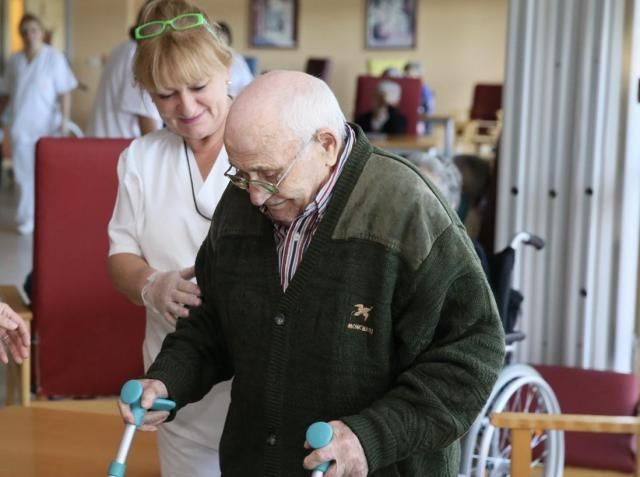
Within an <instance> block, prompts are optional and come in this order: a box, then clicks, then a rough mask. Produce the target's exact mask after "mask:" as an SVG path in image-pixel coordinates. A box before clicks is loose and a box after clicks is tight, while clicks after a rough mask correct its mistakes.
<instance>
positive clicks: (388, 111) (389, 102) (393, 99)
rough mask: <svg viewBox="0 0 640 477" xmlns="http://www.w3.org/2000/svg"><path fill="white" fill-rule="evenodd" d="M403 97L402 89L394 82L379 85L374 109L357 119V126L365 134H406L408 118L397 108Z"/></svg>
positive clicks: (383, 82)
mask: <svg viewBox="0 0 640 477" xmlns="http://www.w3.org/2000/svg"><path fill="white" fill-rule="evenodd" d="M401 97H402V88H401V87H400V85H399V84H398V83H395V82H394V81H389V80H384V81H381V82H380V83H378V87H377V88H376V95H375V96H374V98H373V109H372V110H371V111H369V112H367V113H364V114H361V115H360V116H358V117H357V118H356V124H357V125H358V126H360V127H361V128H362V130H363V131H364V132H365V133H382V134H406V132H407V118H405V117H404V115H403V114H402V113H401V112H400V111H399V110H398V108H397V107H396V106H397V105H398V103H399V102H400V98H401Z"/></svg>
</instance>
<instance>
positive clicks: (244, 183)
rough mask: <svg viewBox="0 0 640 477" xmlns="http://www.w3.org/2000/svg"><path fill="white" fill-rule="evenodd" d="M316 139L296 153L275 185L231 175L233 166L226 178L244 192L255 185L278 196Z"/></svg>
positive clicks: (306, 143) (225, 174)
mask: <svg viewBox="0 0 640 477" xmlns="http://www.w3.org/2000/svg"><path fill="white" fill-rule="evenodd" d="M314 139H315V137H311V138H310V139H309V140H308V141H306V142H305V143H304V144H303V145H302V146H301V147H300V149H298V152H297V153H296V155H295V156H294V157H293V159H292V160H291V162H290V163H289V167H287V169H286V170H285V171H284V172H283V173H282V175H281V176H280V179H278V181H277V182H276V183H275V184H273V183H271V182H267V181H261V180H258V179H247V178H246V177H242V176H241V175H240V174H239V173H238V172H236V173H235V174H232V173H231V170H232V169H234V167H233V166H229V169H227V172H225V173H224V176H225V177H226V178H227V179H229V181H231V183H232V184H233V185H234V186H236V187H238V188H240V189H242V190H249V187H250V186H251V185H252V184H253V185H254V186H256V187H260V188H261V189H262V190H264V191H266V192H267V193H269V194H271V195H273V194H277V193H278V192H280V185H281V184H282V183H283V182H284V180H285V179H286V178H287V176H288V175H289V173H290V172H291V170H292V169H293V166H295V165H296V162H298V159H300V158H301V157H302V153H303V152H304V150H305V149H306V147H307V146H308V145H309V144H311V142H312V141H313V140H314Z"/></svg>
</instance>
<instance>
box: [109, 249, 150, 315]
mask: <svg viewBox="0 0 640 477" xmlns="http://www.w3.org/2000/svg"><path fill="white" fill-rule="evenodd" d="M154 271H155V270H154V269H153V268H151V267H150V266H149V265H148V264H147V262H146V260H145V259H144V258H142V257H140V256H138V255H134V254H132V253H117V254H115V255H111V256H110V257H109V273H110V274H111V280H112V281H113V284H114V286H115V287H116V289H117V290H118V291H119V292H121V293H123V294H124V295H125V296H126V297H127V298H128V299H129V300H130V301H131V302H133V303H135V304H136V305H142V304H143V303H142V288H143V287H144V285H145V283H147V278H148V277H149V275H151V274H152V273H153V272H154Z"/></svg>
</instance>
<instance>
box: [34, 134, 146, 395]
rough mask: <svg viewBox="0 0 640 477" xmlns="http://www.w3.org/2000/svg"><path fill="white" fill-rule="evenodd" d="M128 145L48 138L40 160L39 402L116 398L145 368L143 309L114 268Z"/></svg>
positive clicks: (36, 299)
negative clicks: (112, 251) (111, 254)
mask: <svg viewBox="0 0 640 477" xmlns="http://www.w3.org/2000/svg"><path fill="white" fill-rule="evenodd" d="M128 144H129V140H125V139H67V138H64V139H53V138H46V139H42V140H41V141H40V142H39V143H38V145H37V154H36V219H35V224H36V226H35V235H34V260H33V300H32V305H33V316H34V332H35V335H34V336H35V337H36V345H35V349H34V359H33V364H34V370H35V383H36V386H37V393H38V394H39V395H40V396H53V395H55V396H96V395H114V394H118V393H119V392H120V388H121V386H122V384H123V383H124V382H125V381H126V380H128V379H131V378H134V377H138V376H140V375H141V373H142V371H143V365H142V352H141V349H142V340H143V334H144V309H143V307H141V306H135V305H133V304H131V303H130V302H129V301H127V299H126V298H125V297H124V296H123V295H122V294H120V293H118V292H117V291H116V290H115V289H114V287H113V284H112V283H111V279H110V277H109V273H108V270H107V255H108V248H109V240H108V237H107V224H108V222H109V219H110V218H111V213H112V211H113V206H114V202H115V197H116V191H117V187H118V180H117V174H116V164H117V161H118V157H119V155H120V153H121V152H122V151H123V150H124V149H125V148H126V147H127V145H128Z"/></svg>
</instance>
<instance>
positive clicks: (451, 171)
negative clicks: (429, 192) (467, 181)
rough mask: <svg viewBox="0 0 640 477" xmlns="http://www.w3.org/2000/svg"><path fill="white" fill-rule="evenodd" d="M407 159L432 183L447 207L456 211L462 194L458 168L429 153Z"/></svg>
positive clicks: (420, 153) (417, 153) (460, 175)
mask: <svg viewBox="0 0 640 477" xmlns="http://www.w3.org/2000/svg"><path fill="white" fill-rule="evenodd" d="M407 159H409V161H411V162H412V163H413V164H414V165H415V166H416V167H417V168H418V169H420V172H422V173H423V174H424V175H425V176H426V177H427V178H428V179H429V180H430V181H431V182H433V183H434V185H435V186H436V187H437V188H438V190H439V191H440V192H441V193H442V195H443V196H444V199H445V200H446V201H447V203H448V204H449V206H450V207H451V208H452V209H453V210H458V207H459V206H460V198H461V193H462V174H461V173H460V169H458V166H456V164H455V163H454V162H453V161H448V160H446V159H444V158H442V157H440V156H438V155H437V154H434V153H431V152H416V153H412V154H410V155H409V156H408V157H407Z"/></svg>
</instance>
